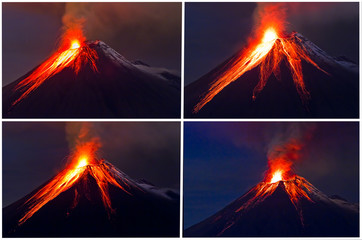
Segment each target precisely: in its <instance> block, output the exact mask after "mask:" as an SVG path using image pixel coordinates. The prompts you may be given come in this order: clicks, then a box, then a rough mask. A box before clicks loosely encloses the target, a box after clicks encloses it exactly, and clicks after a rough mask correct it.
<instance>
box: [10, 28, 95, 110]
mask: <svg viewBox="0 0 362 240" xmlns="http://www.w3.org/2000/svg"><path fill="white" fill-rule="evenodd" d="M84 40H85V38H84V36H83V33H82V30H81V29H69V30H68V31H67V32H65V34H64V36H63V39H62V44H61V45H60V47H59V49H58V50H57V51H56V52H55V53H54V54H53V55H52V56H50V57H49V58H48V59H47V60H45V62H43V63H42V64H41V65H40V66H39V67H38V68H37V69H35V70H34V71H33V72H32V73H31V74H30V75H29V76H28V77H27V78H25V79H24V80H22V81H21V82H19V83H18V84H17V85H16V86H15V89H14V90H15V91H18V90H20V91H22V95H21V96H20V97H19V98H18V99H17V100H15V101H14V102H13V103H12V106H14V105H15V104H17V103H18V102H20V101H21V100H23V99H24V98H26V97H27V96H28V95H29V94H30V93H31V92H33V91H34V90H35V89H37V88H38V87H39V86H40V85H41V84H42V83H43V82H44V81H46V80H47V79H49V78H50V77H52V76H54V75H55V74H57V73H59V72H60V71H62V70H63V69H64V68H67V67H71V68H73V70H74V71H75V73H76V74H78V72H79V70H80V68H81V66H82V65H83V64H85V63H89V64H90V66H91V68H92V69H93V70H94V71H98V70H97V67H96V63H95V61H96V59H98V56H97V52H96V51H95V50H94V49H91V48H89V47H88V45H87V44H84Z"/></svg>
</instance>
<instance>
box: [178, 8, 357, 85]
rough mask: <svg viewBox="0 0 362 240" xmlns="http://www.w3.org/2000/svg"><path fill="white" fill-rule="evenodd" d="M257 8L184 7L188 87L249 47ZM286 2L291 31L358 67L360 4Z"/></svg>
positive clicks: (186, 81) (186, 78)
mask: <svg viewBox="0 0 362 240" xmlns="http://www.w3.org/2000/svg"><path fill="white" fill-rule="evenodd" d="M258 4H259V7H260V6H261V4H263V3H258ZM258 4H257V3H252V2H249V3H186V4H185V85H187V84H189V83H191V82H193V81H195V80H197V79H198V78H200V77H201V76H202V75H204V74H206V73H208V72H209V71H211V70H212V69H213V68H214V67H216V66H217V65H219V64H221V63H222V62H223V61H225V60H226V59H227V58H229V57H231V56H232V55H233V54H235V53H236V52H237V51H238V50H240V49H242V48H243V47H245V46H246V44H247V41H248V39H249V38H250V37H252V32H253V26H254V23H255V21H254V20H255V19H257V16H256V15H257V14H256V12H257V9H258V8H257V7H258ZM279 4H281V3H279ZM282 4H283V7H285V9H286V11H287V17H286V19H287V22H288V26H287V30H288V31H297V32H299V33H301V34H302V35H304V36H305V37H307V38H308V39H309V40H311V41H312V42H314V43H315V44H316V45H317V46H319V47H320V48H322V49H323V50H324V51H326V52H327V53H328V54H330V55H332V56H346V57H348V58H349V59H351V60H353V61H355V62H356V63H358V60H359V3H357V2H354V3H337V2H329V3H320V2H319V3H307V2H298V3H282Z"/></svg>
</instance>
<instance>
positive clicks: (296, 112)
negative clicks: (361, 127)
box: [185, 33, 359, 118]
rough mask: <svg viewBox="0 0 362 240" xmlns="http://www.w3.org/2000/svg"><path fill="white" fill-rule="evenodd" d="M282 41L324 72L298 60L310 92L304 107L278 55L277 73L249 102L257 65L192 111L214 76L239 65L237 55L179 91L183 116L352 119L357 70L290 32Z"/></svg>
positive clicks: (285, 62)
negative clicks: (197, 109)
mask: <svg viewBox="0 0 362 240" xmlns="http://www.w3.org/2000/svg"><path fill="white" fill-rule="evenodd" d="M284 41H286V42H288V43H292V44H294V45H295V46H298V48H300V49H303V52H305V53H306V56H307V57H308V58H310V59H311V60H312V61H313V62H315V63H316V64H317V65H318V66H319V68H320V69H321V70H323V71H325V72H326V73H325V72H323V71H321V70H320V69H318V68H316V67H315V66H314V65H313V64H311V63H310V62H308V61H306V60H304V59H302V60H301V67H302V73H303V79H304V84H305V87H306V90H307V91H308V92H309V94H310V98H309V99H308V101H306V102H305V103H304V102H303V100H302V99H301V96H300V93H299V92H298V91H297V88H296V86H295V82H294V79H293V74H292V72H291V70H290V69H291V68H290V66H289V63H288V59H287V57H286V56H283V57H282V58H281V59H280V61H281V62H280V64H279V71H274V74H271V75H270V76H269V77H268V79H267V81H266V85H265V86H264V88H263V89H262V90H261V91H260V93H258V95H257V97H256V98H255V99H254V100H253V94H254V92H253V91H254V89H255V87H256V86H257V85H258V83H259V81H260V72H261V69H260V68H261V64H259V65H257V66H256V67H255V68H252V69H251V70H249V71H246V72H245V73H244V74H243V75H241V76H240V77H238V78H237V79H236V80H235V81H233V82H231V83H230V84H228V85H227V86H226V87H225V88H223V89H222V90H221V91H220V92H219V93H218V94H217V95H215V96H214V97H213V99H212V100H211V101H209V102H208V103H206V104H205V105H204V106H203V107H202V108H201V109H200V110H199V111H198V112H197V113H195V112H194V108H195V106H196V105H197V104H198V103H199V102H200V100H201V99H202V96H205V94H206V93H207V92H208V91H209V90H208V89H209V88H210V86H211V85H212V84H213V83H214V81H216V79H217V78H218V77H219V76H220V74H222V73H224V72H226V71H227V70H228V69H231V68H232V67H233V66H235V65H236V64H237V62H238V61H240V55H242V54H244V52H239V53H237V54H235V55H234V56H233V57H231V58H229V59H228V60H226V61H225V62H224V63H222V64H221V65H219V66H218V67H216V68H215V69H213V70H212V71H210V72H209V73H207V74H205V75H204V76H203V77H201V78H200V79H199V80H197V81H195V82H193V83H191V84H190V85H188V86H187V87H186V88H185V116H186V117H188V118H193V117H205V118H210V117H217V118H218V117H223V118H240V117H270V118H280V117H286V118H301V117H316V118H330V117H340V118H345V117H358V110H359V105H358V95H359V93H358V89H359V87H358V86H359V85H358V84H359V81H358V66H357V65H356V64H354V63H352V62H349V61H346V60H345V59H343V58H333V57H330V56H328V54H326V53H325V52H324V51H323V50H321V49H320V48H318V47H317V46H316V45H314V44H313V43H312V42H310V41H309V40H307V39H306V38H305V37H303V36H302V35H301V34H299V33H293V34H292V35H291V36H290V37H289V38H287V39H285V40H284ZM279 45H280V41H279V39H277V40H276V41H275V44H274V46H273V48H272V49H271V50H270V52H269V53H268V55H267V56H266V57H265V59H264V60H263V61H262V63H264V64H265V63H266V61H269V60H270V59H273V54H275V52H277V53H280V47H279ZM266 64H267V63H266ZM277 70H278V69H277ZM275 72H277V73H278V74H277V75H276V73H275Z"/></svg>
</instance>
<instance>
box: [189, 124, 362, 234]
mask: <svg viewBox="0 0 362 240" xmlns="http://www.w3.org/2000/svg"><path fill="white" fill-rule="evenodd" d="M290 129H294V130H293V131H290ZM296 130H297V131H296ZM306 131H308V132H306ZM292 133H293V134H294V135H295V133H298V134H299V135H303V134H306V135H308V136H309V139H308V140H307V141H304V147H303V148H302V150H301V152H300V159H299V160H298V162H297V163H296V164H295V166H294V169H295V171H296V173H297V174H298V175H300V176H302V177H304V178H306V179H307V180H308V181H309V182H310V183H312V184H313V185H314V186H315V187H317V188H318V189H319V190H321V191H322V192H324V193H325V194H327V195H334V194H337V195H339V196H341V197H343V198H345V199H347V200H348V201H350V202H359V125H358V123H354V122H348V123H343V122H330V123H325V122H319V123H312V122H308V123H275V122H274V123H273V122H269V123H263V122H254V123H248V122H240V123H234V122H229V123H223V122H217V123H208V122H204V123H201V122H186V123H185V127H184V134H185V136H184V170H183V171H184V186H183V187H184V227H185V228H187V227H189V226H191V225H193V224H195V223H198V222H200V221H201V220H204V219H205V218H207V217H209V216H211V215H212V214H214V213H216V212H217V211H219V210H221V209H222V208H223V207H225V206H226V205H227V204H229V203H230V202H232V201H234V200H235V199H237V198H238V197H240V196H242V195H243V194H244V193H246V192H247V191H248V190H249V189H250V188H251V187H253V186H255V185H256V184H257V183H259V182H260V181H262V180H263V177H264V172H265V171H266V169H267V152H268V149H269V147H270V146H271V144H273V143H275V142H276V141H284V140H285V139H289V137H290V136H291V135H292Z"/></svg>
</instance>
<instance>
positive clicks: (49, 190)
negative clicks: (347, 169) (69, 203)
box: [18, 141, 132, 226]
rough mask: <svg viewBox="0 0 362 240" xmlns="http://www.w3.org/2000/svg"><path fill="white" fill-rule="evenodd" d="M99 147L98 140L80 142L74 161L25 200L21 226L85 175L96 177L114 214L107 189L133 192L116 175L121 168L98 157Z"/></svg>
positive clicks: (109, 212)
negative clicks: (25, 209) (25, 208)
mask: <svg viewBox="0 0 362 240" xmlns="http://www.w3.org/2000/svg"><path fill="white" fill-rule="evenodd" d="M98 147H99V144H97V142H95V141H89V142H85V143H82V144H79V145H78V146H77V147H76V150H75V153H74V154H73V155H72V156H71V163H70V164H69V165H68V166H67V167H66V168H65V169H64V170H63V171H61V172H60V173H58V174H57V175H56V176H55V177H54V178H52V179H51V180H50V182H49V183H47V184H46V185H45V186H44V187H42V188H41V189H40V190H39V191H37V192H36V193H35V194H34V195H32V196H31V198H29V199H28V200H27V201H26V202H25V205H26V206H27V209H28V210H27V211H26V213H25V214H24V216H23V217H22V218H21V219H20V220H19V222H18V225H19V226H20V225H22V224H23V223H24V222H25V221H27V220H28V219H29V218H30V217H31V216H33V215H34V213H36V212H37V211H38V210H39V209H40V208H42V207H43V206H44V205H45V204H47V203H48V202H50V201H51V200H53V199H54V198H56V197H57V196H58V195H59V194H61V193H62V192H64V191H66V190H68V189H70V188H71V187H72V186H74V184H75V183H76V182H77V180H78V179H80V178H81V177H82V176H83V175H85V174H90V175H91V176H92V177H93V178H94V179H95V180H96V182H97V185H98V187H99V190H100V192H101V196H102V201H103V204H104V206H105V208H106V210H107V212H108V214H109V215H110V214H112V213H114V209H113V208H112V205H111V199H110V196H109V192H108V189H109V185H113V186H115V187H118V188H120V189H122V190H123V191H124V192H126V193H127V194H129V195H132V194H131V193H129V191H127V190H126V188H129V183H128V182H127V181H128V180H127V179H126V178H124V179H123V178H119V177H116V173H117V172H118V170H117V169H116V168H115V167H113V166H112V165H111V164H108V163H106V162H105V161H104V160H97V159H96V151H97V149H98ZM122 185H123V186H122ZM76 193H77V192H76ZM77 196H78V197H79V195H78V194H76V198H77ZM77 200H78V199H75V203H74V206H73V207H75V205H76V204H77Z"/></svg>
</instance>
